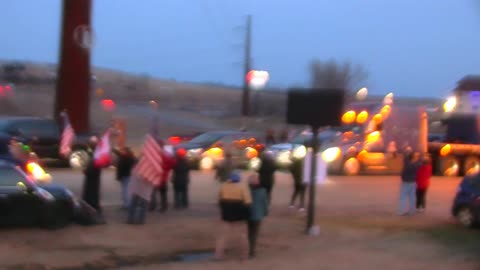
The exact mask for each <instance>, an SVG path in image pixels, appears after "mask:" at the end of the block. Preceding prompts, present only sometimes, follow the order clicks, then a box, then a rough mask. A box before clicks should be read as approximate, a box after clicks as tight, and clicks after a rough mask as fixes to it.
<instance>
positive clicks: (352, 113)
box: [342, 111, 357, 124]
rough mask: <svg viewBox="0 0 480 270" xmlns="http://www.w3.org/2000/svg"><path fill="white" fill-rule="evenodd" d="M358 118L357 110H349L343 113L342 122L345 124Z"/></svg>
mask: <svg viewBox="0 0 480 270" xmlns="http://www.w3.org/2000/svg"><path fill="white" fill-rule="evenodd" d="M356 118H357V114H356V113H355V111H348V112H346V113H344V114H343V115H342V122H343V123H344V124H351V123H353V122H354V121H355V119H356Z"/></svg>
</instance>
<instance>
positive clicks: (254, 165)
mask: <svg viewBox="0 0 480 270" xmlns="http://www.w3.org/2000/svg"><path fill="white" fill-rule="evenodd" d="M261 165H262V161H261V160H260V159H259V158H257V157H255V158H252V159H250V161H249V162H248V168H249V169H250V170H254V171H258V170H259V169H260V166H261Z"/></svg>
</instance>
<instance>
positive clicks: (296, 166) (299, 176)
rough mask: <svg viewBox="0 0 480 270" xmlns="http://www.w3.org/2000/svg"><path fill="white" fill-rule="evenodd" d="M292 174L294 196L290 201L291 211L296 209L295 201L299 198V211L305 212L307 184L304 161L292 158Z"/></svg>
mask: <svg viewBox="0 0 480 270" xmlns="http://www.w3.org/2000/svg"><path fill="white" fill-rule="evenodd" d="M290 173H291V174H292V177H293V194H292V198H291V200H290V207H289V208H290V209H294V208H295V201H296V199H297V197H299V199H300V204H299V207H298V209H299V211H301V212H303V211H305V191H306V189H307V186H306V184H305V183H304V182H303V160H302V159H299V158H292V165H291V166H290Z"/></svg>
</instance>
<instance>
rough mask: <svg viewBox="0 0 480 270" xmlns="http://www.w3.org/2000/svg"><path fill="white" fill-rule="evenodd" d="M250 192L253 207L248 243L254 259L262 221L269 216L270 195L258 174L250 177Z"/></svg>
mask: <svg viewBox="0 0 480 270" xmlns="http://www.w3.org/2000/svg"><path fill="white" fill-rule="evenodd" d="M248 182H249V183H250V192H251V194H252V206H251V207H250V217H249V219H248V242H249V244H250V245H249V246H250V249H249V256H250V258H254V257H255V255H256V252H255V251H256V249H255V248H256V245H257V238H258V233H259V231H260V224H261V223H262V220H263V219H264V218H265V217H266V216H267V215H268V204H269V202H268V195H267V191H266V190H265V188H264V187H262V185H261V184H260V181H259V178H258V176H257V175H256V174H252V175H251V176H250V177H249V181H248Z"/></svg>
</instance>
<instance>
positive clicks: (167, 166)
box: [150, 142, 176, 213]
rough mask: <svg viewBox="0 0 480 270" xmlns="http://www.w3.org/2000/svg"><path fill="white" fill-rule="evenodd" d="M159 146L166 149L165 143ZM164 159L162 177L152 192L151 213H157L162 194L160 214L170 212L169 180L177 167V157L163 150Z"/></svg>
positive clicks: (162, 156)
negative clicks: (158, 196)
mask: <svg viewBox="0 0 480 270" xmlns="http://www.w3.org/2000/svg"><path fill="white" fill-rule="evenodd" d="M159 145H160V146H161V148H162V149H165V148H164V144H163V142H160V143H159ZM161 158H162V169H163V173H162V177H161V179H160V181H159V182H158V185H157V186H156V187H155V188H154V190H153V192H152V198H151V201H150V211H155V209H156V208H157V194H158V193H159V194H160V212H162V213H163V212H165V211H167V210H168V180H169V177H170V172H171V171H172V169H173V167H174V166H175V162H176V160H175V157H174V156H172V155H171V154H170V153H168V152H167V151H165V150H163V151H162V152H161Z"/></svg>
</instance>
